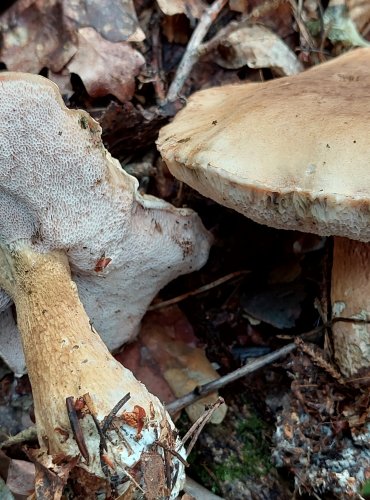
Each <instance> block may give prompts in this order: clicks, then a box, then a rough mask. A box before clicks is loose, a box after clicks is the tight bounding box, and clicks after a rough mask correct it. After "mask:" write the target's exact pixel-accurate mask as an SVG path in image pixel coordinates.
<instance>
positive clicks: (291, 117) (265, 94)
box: [158, 49, 370, 375]
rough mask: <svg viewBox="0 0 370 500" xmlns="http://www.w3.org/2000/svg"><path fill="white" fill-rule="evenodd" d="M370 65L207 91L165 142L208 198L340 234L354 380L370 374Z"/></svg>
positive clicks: (334, 65)
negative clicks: (367, 371)
mask: <svg viewBox="0 0 370 500" xmlns="http://www.w3.org/2000/svg"><path fill="white" fill-rule="evenodd" d="M369 64H370V50H369V49H359V50H356V51H353V52H350V53H348V54H346V55H344V56H342V57H338V58H337V59H335V60H333V61H331V62H329V63H326V64H322V65H320V66H318V67H316V68H313V69H310V70H308V71H306V72H304V73H301V74H299V75H295V76H291V77H287V78H281V79H277V80H273V81H269V82H266V83H258V84H254V83H248V84H241V85H233V86H231V85H227V86H225V87H221V88H211V89H208V90H204V91H201V92H198V93H197V94H195V95H194V96H192V97H191V98H190V99H189V102H188V105H187V106H186V108H185V109H184V110H182V111H181V112H180V113H179V114H178V115H177V116H176V118H175V120H174V121H173V123H171V124H170V125H168V126H166V127H165V128H164V129H163V130H162V132H161V134H160V137H159V141H158V146H159V149H160V151H161V153H162V156H163V158H164V159H165V161H166V163H167V165H168V167H169V169H170V170H171V172H172V173H173V174H174V175H175V176H176V177H177V178H179V179H180V180H182V181H184V182H186V183H187V184H189V185H190V186H192V187H193V188H195V189H197V190H198V191H200V192H201V193H202V194H203V195H205V196H208V197H210V198H212V199H214V200H215V201H217V202H219V203H221V204H223V205H226V206H227V207H230V208H234V209H235V210H237V211H238V212H241V213H243V214H245V215H246V216H247V217H250V218H251V219H253V220H255V221H257V222H259V223H262V224H266V225H268V226H272V227H275V228H280V229H295V230H299V231H306V232H311V233H316V234H319V235H323V236H329V235H334V236H337V237H336V238H335V245H334V263H333V273H332V292H331V297H332V310H333V315H334V318H335V317H336V319H337V320H338V321H337V322H335V324H334V328H333V330H334V344H335V356H336V359H337V362H338V364H339V365H340V368H341V370H342V372H343V373H344V374H346V375H351V374H354V373H356V372H358V371H359V370H361V369H369V368H370V325H369V321H370V262H369V256H370V251H369V248H370V247H369V245H368V244H367V242H369V241H370V223H369V222H370V169H369V140H368V139H369V126H368V123H367V115H368V113H369V112H370V99H369V85H370V72H369V69H368V68H369ZM338 236H341V237H345V238H338ZM346 238H350V240H349V239H346ZM355 240H359V241H360V242H365V243H358V242H357V241H355ZM339 317H341V318H343V317H345V318H350V319H353V320H354V321H348V322H345V321H344V320H343V321H339ZM361 321H362V322H361Z"/></svg>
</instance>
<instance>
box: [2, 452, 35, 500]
mask: <svg viewBox="0 0 370 500" xmlns="http://www.w3.org/2000/svg"><path fill="white" fill-rule="evenodd" d="M6 485H7V487H8V488H9V490H10V491H11V492H12V493H13V494H14V495H17V496H18V495H19V496H23V497H25V498H26V497H28V496H29V495H31V494H32V492H33V491H34V489H35V466H34V464H32V463H30V462H26V461H25V460H14V459H13V460H12V461H11V462H10V464H9V469H8V477H7V480H6Z"/></svg>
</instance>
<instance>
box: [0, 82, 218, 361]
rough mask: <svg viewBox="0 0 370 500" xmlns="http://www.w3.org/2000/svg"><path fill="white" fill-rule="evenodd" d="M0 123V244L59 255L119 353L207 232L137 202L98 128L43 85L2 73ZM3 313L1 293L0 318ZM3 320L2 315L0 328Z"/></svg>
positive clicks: (202, 255)
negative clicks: (64, 255)
mask: <svg viewBox="0 0 370 500" xmlns="http://www.w3.org/2000/svg"><path fill="white" fill-rule="evenodd" d="M0 122H1V126H0V239H1V241H2V242H3V243H5V244H7V245H11V244H12V243H15V242H19V241H22V242H24V243H26V244H29V245H31V246H32V248H33V249H34V250H36V251H38V252H41V253H43V252H48V251H51V250H55V249H59V250H64V251H65V252H66V253H67V255H68V260H69V263H70V266H71V269H72V273H73V276H74V279H75V281H76V283H77V286H78V290H79V294H80V297H81V300H82V302H83V304H84V306H85V308H86V310H87V313H88V314H89V316H90V318H91V320H92V322H94V325H95V326H96V328H97V329H98V330H99V332H100V333H101V335H102V337H103V339H104V340H105V342H106V343H107V345H108V347H109V348H110V349H115V348H117V347H119V346H120V345H122V344H123V343H124V342H125V341H127V340H129V339H130V338H131V337H132V336H133V335H135V333H136V330H137V327H138V324H139V322H140V319H141V317H142V316H143V314H144V313H145V310H146V308H147V306H148V304H149V303H150V302H151V300H152V299H153V297H154V296H155V294H156V293H157V292H158V291H159V290H160V289H161V288H162V287H163V286H164V285H165V284H166V283H168V282H169V281H170V280H172V279H174V278H175V277H177V276H178V275H180V274H183V273H186V272H189V271H193V270H196V269H198V268H199V267H201V266H202V265H203V264H204V262H205V261H206V259H207V256H208V251H209V243H210V240H209V236H208V234H207V232H206V231H205V229H204V227H203V225H202V223H201V221H200V219H199V217H198V216H197V215H196V214H195V213H194V212H192V211H191V210H186V209H175V208H174V207H173V206H171V205H169V204H168V203H166V202H164V201H162V200H159V199H156V198H153V197H149V196H148V197H146V196H141V195H140V194H139V193H138V191H137V181H136V180H135V179H134V178H133V177H131V176H129V175H128V174H126V173H125V172H124V171H123V170H122V169H121V167H120V165H119V163H118V161H117V160H115V159H113V158H112V157H111V156H110V154H109V153H108V152H107V151H106V150H105V148H104V147H103V144H102V142H101V138H100V135H101V129H100V126H99V125H98V124H97V123H96V122H95V121H94V120H93V119H92V118H91V117H90V116H89V115H88V114H87V113H85V112H83V111H71V110H68V109H67V108H66V107H65V106H64V104H63V102H62V99H61V97H60V95H59V92H58V90H57V87H56V86H54V84H52V83H51V82H49V81H48V80H46V79H44V78H42V77H38V76H32V75H24V74H18V73H3V74H2V75H1V76H0ZM8 305H9V299H8V298H7V296H6V294H5V293H3V292H1V290H0V310H5V309H6V308H7V307H8ZM9 322H10V320H9V314H8V313H7V314H6V317H5V319H4V320H1V318H0V329H2V330H4V329H5V330H6V329H7V328H8V326H6V325H9ZM0 344H1V337H0ZM17 346H18V347H19V346H20V344H19V341H17V340H16V339H15V338H14V342H13V345H12V346H11V349H8V352H7V353H5V358H7V356H8V359H6V361H7V362H8V363H9V364H10V365H12V366H13V367H14V369H15V370H16V371H17V370H18V371H19V370H20V366H21V364H22V359H21V358H22V355H21V353H20V352H19V348H18V347H17Z"/></svg>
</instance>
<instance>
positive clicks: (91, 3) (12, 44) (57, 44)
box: [0, 0, 144, 73]
mask: <svg viewBox="0 0 370 500" xmlns="http://www.w3.org/2000/svg"><path fill="white" fill-rule="evenodd" d="M84 27H91V28H94V29H95V30H96V31H97V32H98V33H100V34H101V35H102V36H103V37H104V38H105V39H107V40H109V41H110V42H123V41H140V40H143V39H144V33H143V31H142V30H141V28H140V27H139V24H138V20H137V17H136V12H135V9H134V7H133V3H132V0H112V1H110V2H101V1H100V0H18V1H17V2H16V3H14V5H13V6H12V7H10V8H9V9H7V10H6V11H5V12H4V14H2V15H1V16H0V31H1V34H2V45H1V52H0V53H1V58H0V60H1V61H2V62H4V63H5V64H6V65H7V68H8V69H9V70H12V71H25V72H29V73H39V72H40V70H41V69H42V68H44V67H46V68H49V69H51V70H52V71H54V72H59V71H61V70H62V68H63V67H64V66H65V65H66V64H67V63H68V61H70V59H71V58H72V57H73V55H74V54H75V53H76V52H77V47H78V39H77V30H78V28H84Z"/></svg>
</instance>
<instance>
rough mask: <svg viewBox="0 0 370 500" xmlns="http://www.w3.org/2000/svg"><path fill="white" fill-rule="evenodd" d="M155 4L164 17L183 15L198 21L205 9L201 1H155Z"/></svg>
mask: <svg viewBox="0 0 370 500" xmlns="http://www.w3.org/2000/svg"><path fill="white" fill-rule="evenodd" d="M157 3H158V5H159V8H160V9H161V11H162V12H163V13H164V14H166V16H174V15H176V14H185V15H186V16H188V17H195V18H196V19H199V18H200V17H201V15H202V14H203V12H204V9H205V4H204V2H203V1H202V0H157Z"/></svg>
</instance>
